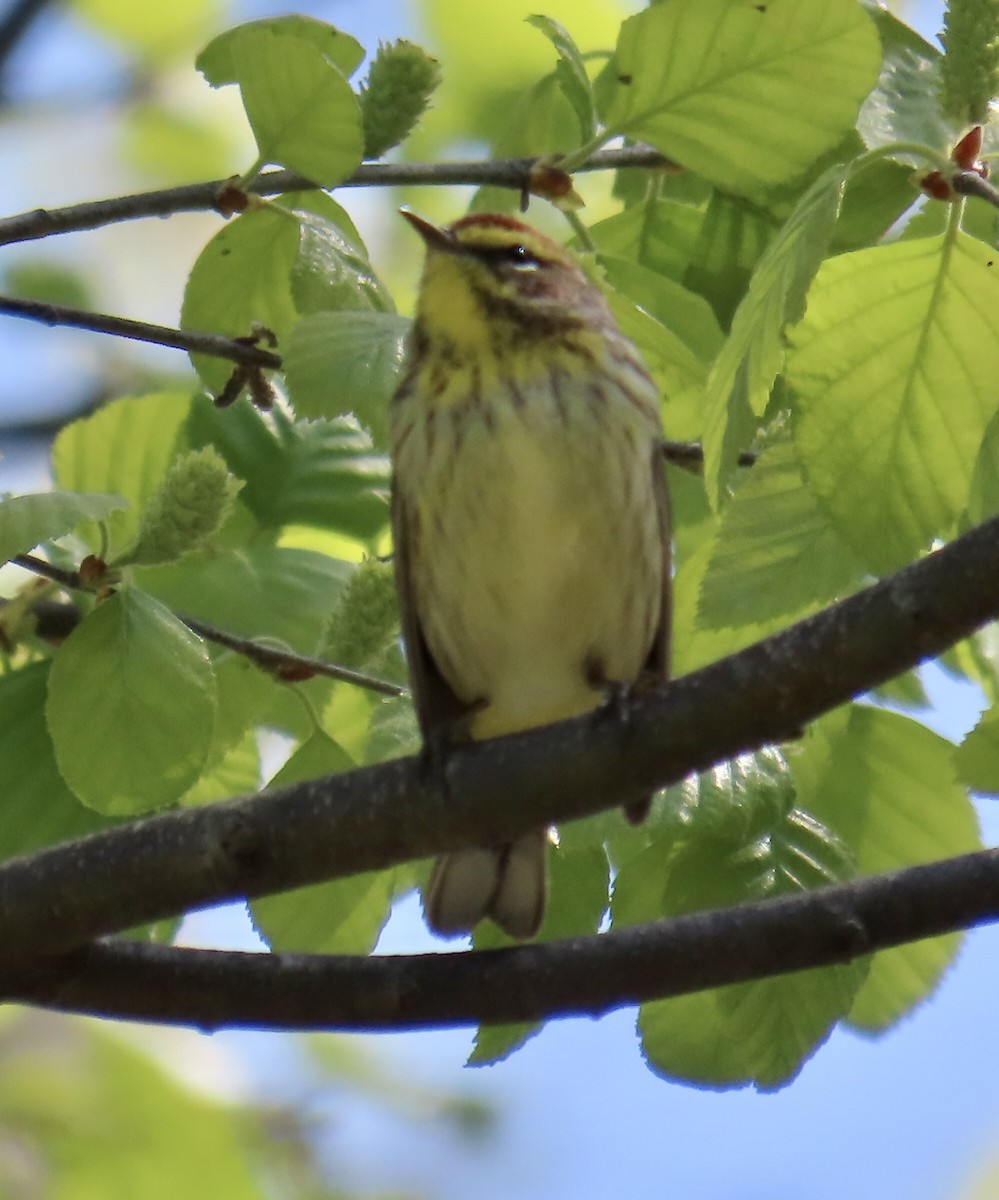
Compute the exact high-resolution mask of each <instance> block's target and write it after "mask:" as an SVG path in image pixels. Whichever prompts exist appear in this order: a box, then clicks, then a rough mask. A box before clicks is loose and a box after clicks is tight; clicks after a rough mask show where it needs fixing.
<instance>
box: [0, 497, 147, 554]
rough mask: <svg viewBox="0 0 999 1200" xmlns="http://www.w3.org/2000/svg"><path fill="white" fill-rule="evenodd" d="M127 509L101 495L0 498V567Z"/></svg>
mask: <svg viewBox="0 0 999 1200" xmlns="http://www.w3.org/2000/svg"><path fill="white" fill-rule="evenodd" d="M127 507H128V501H127V500H125V499H124V498H123V497H121V496H112V495H108V494H107V493H102V492H89V493H88V492H41V493H38V494H37V495H30V496H4V497H2V498H0V563H4V562H7V561H8V559H11V558H13V557H14V555H15V554H24V553H26V552H27V551H28V550H31V549H32V548H33V547H35V546H37V545H38V544H39V543H40V542H47V541H50V540H52V539H54V538H59V537H62V536H63V535H64V534H67V533H70V532H71V531H72V530H74V529H75V528H76V527H77V525H80V524H82V523H83V522H84V521H102V520H103V519H104V518H105V517H107V516H108V515H110V514H111V513H112V512H116V511H118V510H119V509H124V508H127Z"/></svg>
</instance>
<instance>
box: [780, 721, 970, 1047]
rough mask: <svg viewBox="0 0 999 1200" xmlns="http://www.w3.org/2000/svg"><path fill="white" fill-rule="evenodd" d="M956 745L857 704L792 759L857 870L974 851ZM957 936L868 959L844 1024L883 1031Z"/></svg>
mask: <svg viewBox="0 0 999 1200" xmlns="http://www.w3.org/2000/svg"><path fill="white" fill-rule="evenodd" d="M953 750H954V747H953V746H952V745H951V743H950V742H948V741H946V740H945V739H944V738H941V737H940V736H938V735H937V734H935V733H932V732H931V731H930V730H928V729H927V728H926V727H925V726H924V725H921V724H919V723H918V722H916V721H913V720H912V719H910V718H908V717H904V716H901V715H900V714H898V713H891V712H886V711H884V710H883V709H876V708H869V707H866V706H861V705H853V706H852V707H850V708H849V709H846V710H839V711H837V712H835V713H832V714H830V715H829V716H827V717H824V718H822V719H821V720H820V721H819V722H818V723H817V724H815V725H813V726H811V727H810V729H809V733H808V735H807V737H806V738H805V741H804V743H803V745H802V747H801V748H800V750H799V752H798V753H797V754H796V755H795V756H794V757H793V758H792V760H791V761H792V768H793V770H794V775H795V779H796V780H797V782H798V786H799V791H800V794H801V797H802V803H803V804H805V805H806V806H807V808H808V810H809V811H810V812H812V813H814V814H815V816H816V817H818V818H819V820H821V821H823V822H825V823H826V824H828V825H829V827H830V828H832V829H834V830H835V831H836V833H837V834H838V835H839V837H841V838H842V839H843V841H844V842H845V843H846V844H847V845H848V846H849V847H850V849H851V851H852V852H853V853H854V855H855V856H856V859H857V866H858V869H859V870H860V872H861V873H862V874H865V875H867V874H874V873H876V872H879V871H892V870H896V869H898V868H900V867H907V866H913V865H915V864H917V863H922V862H932V861H935V860H936V859H941V858H946V857H948V856H949V855H953V854H963V853H966V852H968V851H971V850H976V849H978V848H979V847H980V845H981V842H980V839H979V836H978V822H977V819H976V816H975V812H974V808H973V807H972V805H971V802H970V801H969V799H968V796H967V793H966V792H965V791H964V790H963V788H961V787H960V786H959V785H958V784H957V783H956V781H955V778H954V764H953V758H952V755H953ZM959 943H960V935H957V934H951V935H948V936H947V937H940V938H931V939H928V940H925V941H921V942H912V943H909V944H908V945H905V946H899V947H897V948H896V949H893V950H883V951H881V952H880V953H878V954H876V955H875V956H874V959H873V961H872V963H871V970H870V974H869V976H868V979H867V982H866V983H865V985H864V987H863V989H862V990H861V991H860V993H859V994H858V996H857V1000H856V1002H855V1004H854V1006H853V1009H852V1010H851V1013H850V1020H851V1022H853V1023H854V1024H855V1025H857V1026H858V1027H860V1028H862V1029H867V1030H876V1029H884V1028H886V1027H887V1026H888V1025H890V1024H892V1022H894V1021H896V1020H898V1018H899V1017H900V1016H902V1015H903V1014H904V1013H906V1012H908V1011H909V1010H910V1009H912V1008H913V1006H914V1005H916V1004H918V1003H919V1002H920V1001H922V1000H924V999H925V998H926V996H927V995H929V994H930V993H931V992H932V991H933V989H934V988H935V987H936V985H937V984H938V983H939V981H940V977H941V975H942V974H943V972H944V970H945V969H946V967H947V966H948V964H949V963H950V962H952V961H953V958H954V955H955V954H956V952H957V948H958V945H959Z"/></svg>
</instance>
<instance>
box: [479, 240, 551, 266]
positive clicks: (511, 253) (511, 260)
mask: <svg viewBox="0 0 999 1200" xmlns="http://www.w3.org/2000/svg"><path fill="white" fill-rule="evenodd" d="M472 253H473V254H474V256H475V257H476V258H478V259H479V260H480V261H481V262H484V263H486V264H487V265H488V266H492V267H498V266H503V265H508V266H514V267H528V266H530V267H540V266H544V263H545V260H544V259H543V258H539V257H538V256H537V255H536V254H533V253H532V252H531V251H530V250H529V249H528V248H527V247H526V246H524V245H521V244H520V243H519V242H518V243H517V244H516V245H512V246H488V247H486V246H482V247H477V248H476V249H475V250H474V251H473V252H472Z"/></svg>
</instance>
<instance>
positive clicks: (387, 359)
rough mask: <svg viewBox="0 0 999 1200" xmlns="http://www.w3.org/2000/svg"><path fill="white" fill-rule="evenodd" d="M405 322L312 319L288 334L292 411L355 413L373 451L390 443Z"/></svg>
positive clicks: (332, 315) (367, 315)
mask: <svg viewBox="0 0 999 1200" xmlns="http://www.w3.org/2000/svg"><path fill="white" fill-rule="evenodd" d="M408 329H409V321H408V320H406V318H405V317H399V316H396V315H395V313H382V312H323V313H313V314H312V316H309V317H305V318H304V319H303V320H301V321H299V322H298V324H297V325H295V327H294V328H293V329H292V331H291V336H290V337H289V338H288V342H287V345H286V347H285V354H284V369H285V377H286V379H287V382H288V392H289V395H290V397H291V401H292V403H293V404H294V406H295V411H296V412H298V413H299V414H300V415H301V416H303V417H319V416H324V417H337V416H343V415H346V414H347V413H353V414H354V416H356V417H357V419H358V420H359V421H360V422H361V424H362V425H363V426H364V427H365V428H366V429H368V430H370V431H371V435H372V437H373V439H374V442H375V445H376V446H385V445H386V444H387V442H388V407H389V400H390V399H391V397H392V393H393V392H394V391H395V387H396V384H397V382H398V380H399V375H400V373H401V370H402V361H403V355H404V352H405V339H406V333H407V331H408Z"/></svg>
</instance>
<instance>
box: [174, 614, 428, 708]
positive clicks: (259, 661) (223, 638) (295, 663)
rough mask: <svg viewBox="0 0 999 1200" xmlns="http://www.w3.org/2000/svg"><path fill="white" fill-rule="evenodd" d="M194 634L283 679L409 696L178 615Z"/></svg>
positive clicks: (334, 666) (386, 684)
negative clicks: (316, 678)
mask: <svg viewBox="0 0 999 1200" xmlns="http://www.w3.org/2000/svg"><path fill="white" fill-rule="evenodd" d="M176 616H177V619H178V620H179V621H182V622H183V623H184V624H185V625H186V626H187V628H188V629H190V630H191V632H192V633H196V634H197V635H198V637H200V638H204V639H205V641H208V642H215V643H216V644H217V645H219V646H225V647H226V649H228V650H233V651H235V653H236V654H239V655H242V657H243V658H248V659H249V660H250V662H252V663H254V664H255V665H256V666H258V667H260V669H261V670H263V671H266V672H267V673H268V674H269V675H276V676H277V677H278V678H280V679H286V680H290V679H305V678H308V677H309V676H311V675H325V676H326V677H327V678H329V679H336V680H339V681H340V682H341V683H353V684H356V686H357V687H362V688H366V689H367V690H368V691H369V692H378V693H379V694H380V695H382V696H408V695H409V693H408V692H407V690H406V689H405V688H404V687H401V686H400V685H399V684H397V683H389V681H388V680H387V679H378V678H376V677H375V676H374V675H366V674H365V673H364V672H363V671H354V670H352V669H351V668H350V667H340V666H338V665H337V664H336V663H331V662H326V661H324V660H323V659H321V658H312V657H310V656H309V655H307V654H295V653H293V652H292V651H290V650H281V649H278V648H277V647H276V646H267V645H263V644H262V643H261V642H259V641H253V640H251V639H250V638H244V637H239V636H237V635H236V634H234V633H228V632H226V630H224V629H216V628H215V626H214V625H207V624H205V622H204V621H198V620H196V619H195V618H194V617H187V616H185V615H184V614H183V613H177V614H176Z"/></svg>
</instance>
